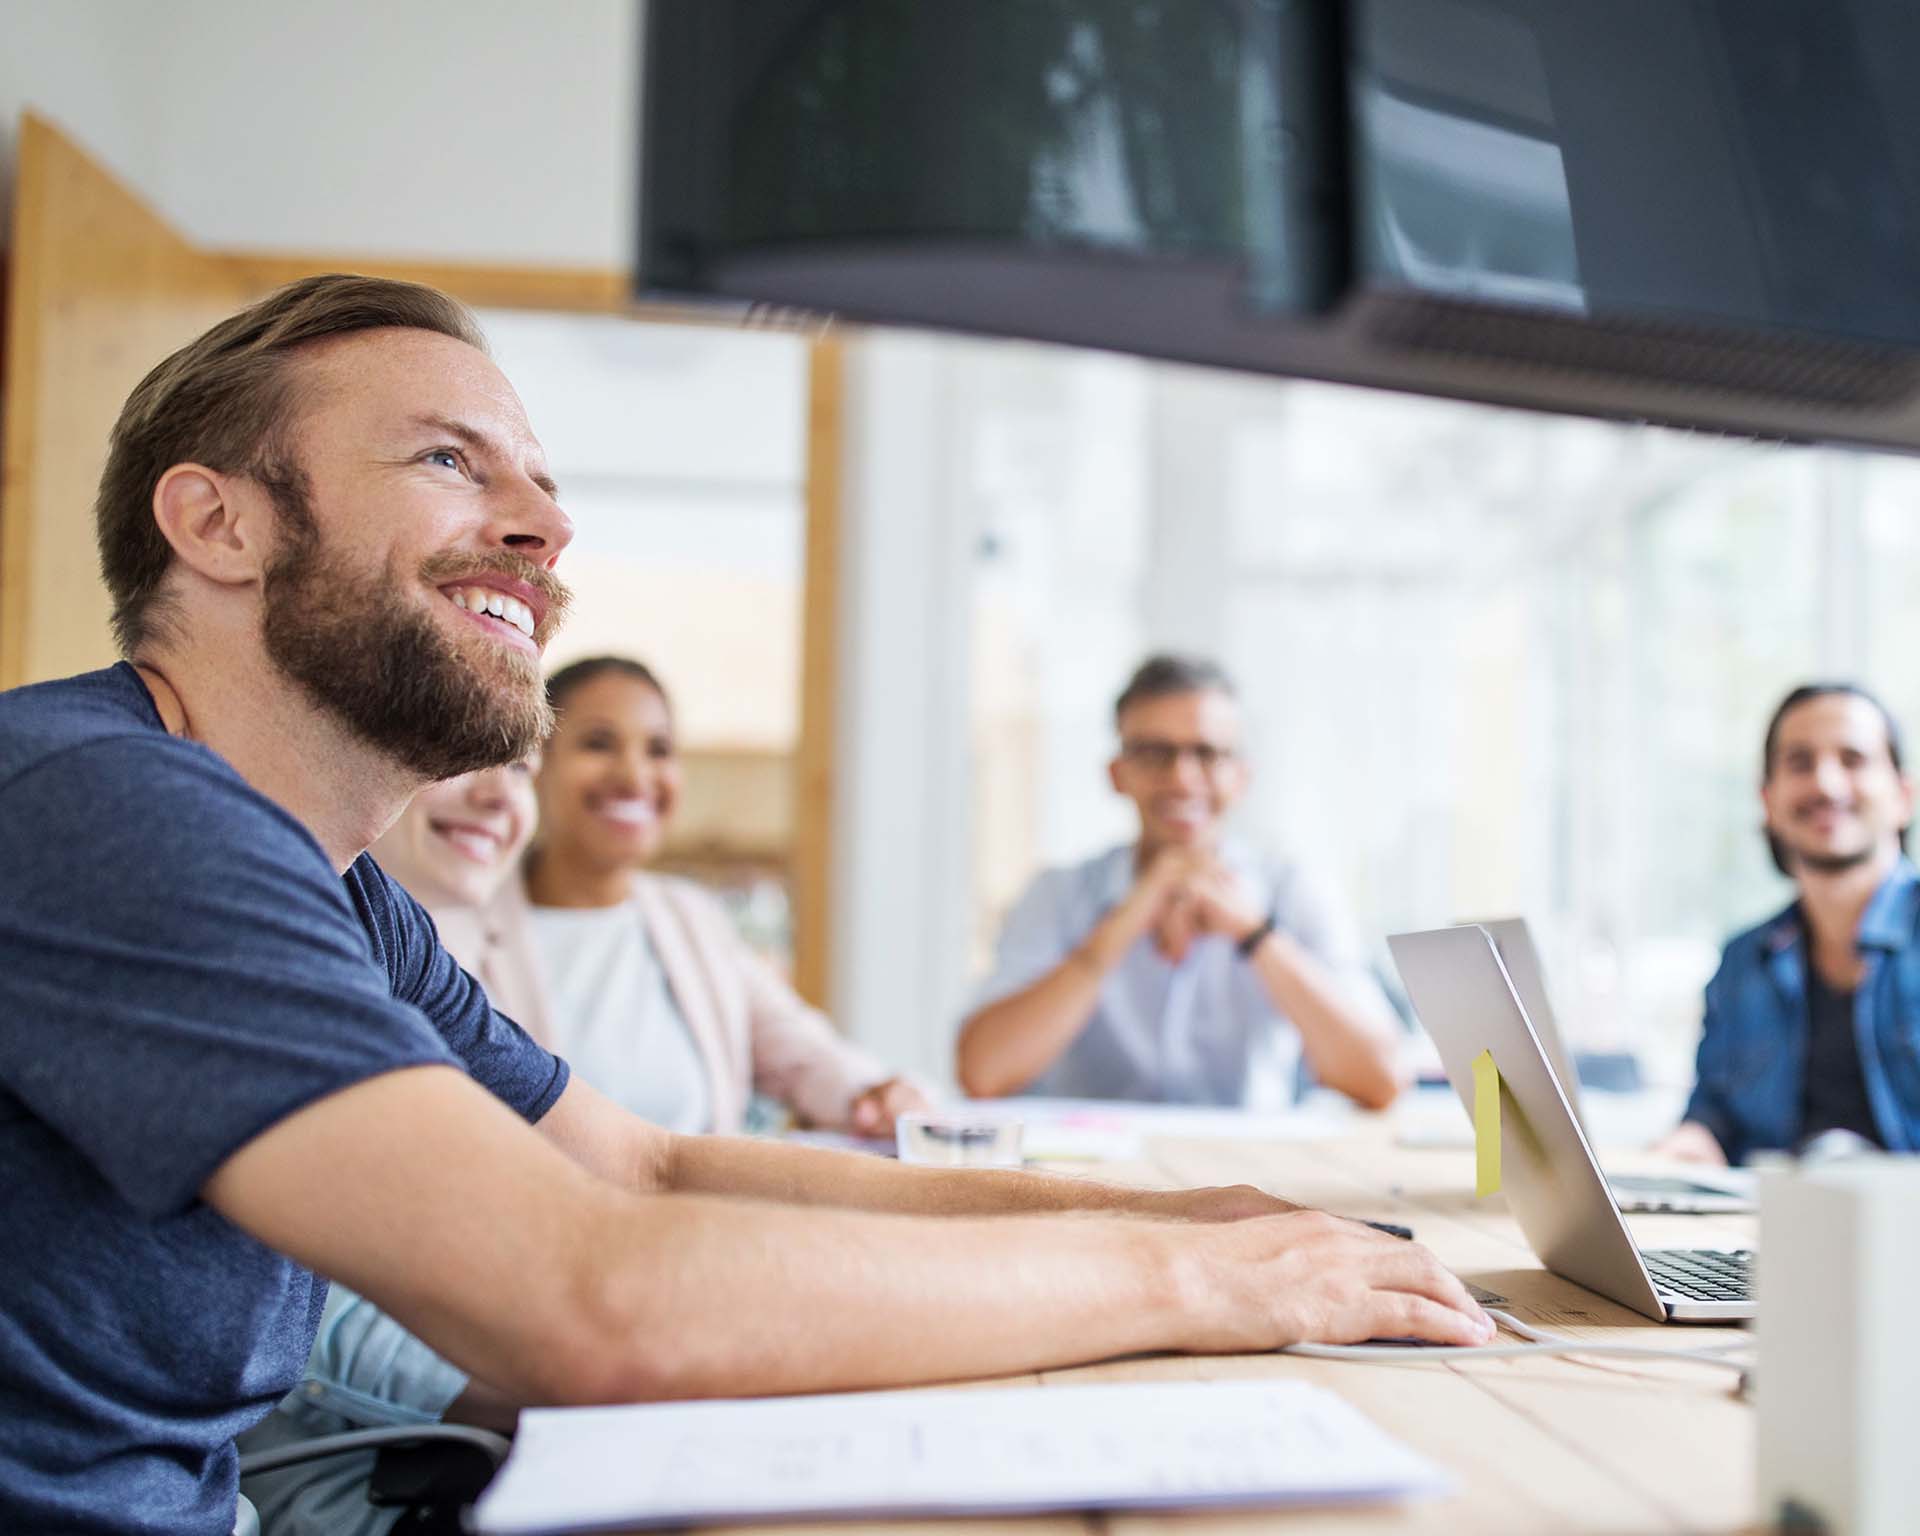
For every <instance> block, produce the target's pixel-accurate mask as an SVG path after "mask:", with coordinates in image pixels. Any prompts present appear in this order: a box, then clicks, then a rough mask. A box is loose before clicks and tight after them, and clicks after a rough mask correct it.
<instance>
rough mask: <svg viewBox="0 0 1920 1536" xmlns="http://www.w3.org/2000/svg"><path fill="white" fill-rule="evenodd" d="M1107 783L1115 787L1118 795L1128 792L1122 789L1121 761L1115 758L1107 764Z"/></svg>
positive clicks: (1114, 789)
mask: <svg viewBox="0 0 1920 1536" xmlns="http://www.w3.org/2000/svg"><path fill="white" fill-rule="evenodd" d="M1107 782H1108V783H1109V784H1111V785H1112V786H1113V792H1114V793H1115V794H1116V795H1124V794H1125V793H1126V790H1124V789H1122V788H1121V787H1120V759H1119V758H1117V757H1116V758H1114V759H1112V760H1111V761H1110V762H1109V763H1108V764H1107Z"/></svg>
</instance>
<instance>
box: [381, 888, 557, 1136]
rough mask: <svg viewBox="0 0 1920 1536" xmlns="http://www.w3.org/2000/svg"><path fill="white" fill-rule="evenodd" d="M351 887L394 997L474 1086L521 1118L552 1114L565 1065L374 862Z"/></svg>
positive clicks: (413, 901) (420, 907)
mask: <svg viewBox="0 0 1920 1536" xmlns="http://www.w3.org/2000/svg"><path fill="white" fill-rule="evenodd" d="M346 886H347V894H348V897H349V899H350V900H351V901H352V902H353V904H354V907H355V909H356V911H358V912H359V913H360V915H361V920H362V922H363V923H364V924H365V926H366V929H367V931H368V933H369V934H371V935H372V936H373V940H374V944H375V947H376V950H377V951H378V954H377V958H378V959H380V960H381V961H382V962H383V963H384V965H385V966H386V970H387V975H388V977H389V978H390V980H391V982H392V985H393V992H394V996H396V997H398V998H400V999H402V1000H403V1001H405V1002H409V1003H412V1004H413V1005H414V1006H415V1007H417V1008H419V1009H420V1011H421V1012H422V1013H424V1014H425V1015H426V1016H427V1021H428V1022H429V1023H430V1024H432V1025H433V1027H434V1030H435V1032H436V1033H437V1034H438V1035H439V1036H440V1038H441V1039H442V1040H444V1041H445V1042H446V1043H447V1046H448V1048H449V1049H450V1050H452V1051H453V1053H454V1054H455V1055H456V1056H458V1057H459V1058H460V1060H461V1061H462V1062H463V1063H464V1064H465V1066H466V1069H467V1071H468V1072H470V1073H472V1074H473V1077H474V1080H475V1081H476V1082H478V1083H479V1084H480V1086H481V1087H483V1088H485V1089H487V1090H488V1091H489V1092H491V1093H492V1094H493V1095H494V1097H496V1098H498V1099H500V1100H502V1101H503V1102H504V1103H505V1104H506V1105H507V1106H508V1107H509V1108H511V1109H512V1110H514V1111H515V1112H516V1113H517V1114H519V1115H520V1116H521V1117H522V1118H524V1119H526V1120H529V1121H535V1120H538V1119H539V1118H540V1117H541V1116H542V1115H544V1114H545V1113H546V1112H547V1111H548V1110H549V1109H551V1108H552V1107H553V1105H554V1103H555V1101H556V1100H558V1099H559V1097H560V1094H561V1091H562V1090H563V1089H564V1088H565V1087H566V1086H567V1064H566V1063H565V1062H564V1061H562V1060H560V1059H559V1057H557V1056H555V1055H553V1054H552V1052H550V1051H548V1050H547V1049H546V1048H545V1047H544V1046H542V1045H540V1044H539V1043H538V1042H537V1041H535V1040H534V1039H533V1037H532V1036H531V1035H529V1034H528V1033H527V1032H526V1031H525V1030H523V1029H522V1028H521V1027H520V1026H519V1025H518V1024H516V1023H515V1022H514V1021H513V1020H512V1019H509V1018H508V1017H507V1016H506V1015H505V1014H503V1013H499V1012H497V1011H496V1010H495V1009H494V1007H493V1004H492V1003H491V1002H489V1001H488V999H487V994H486V991H485V989H484V988H483V987H482V986H481V985H480V983H479V982H477V981H475V980H474V979H473V977H472V976H470V975H469V974H468V973H467V972H465V971H463V970H462V969H461V968H460V965H459V963H458V962H457V961H456V960H455V959H454V958H453V956H452V955H450V954H449V953H448V952H447V948H446V946H445V945H444V944H442V943H441V942H440V935H439V931H438V930H437V929H436V928H435V927H434V923H433V918H432V917H431V916H430V915H429V914H428V912H427V910H426V909H425V908H424V907H422V906H421V905H420V903H419V902H417V901H415V900H414V899H413V897H412V896H411V895H409V894H408V892H407V891H406V889H405V888H404V887H402V886H401V885H400V884H399V882H398V881H396V880H394V879H393V877H392V876H391V875H389V874H387V873H386V872H385V871H384V870H382V869H381V868H380V866H379V865H377V864H376V863H374V861H373V859H372V858H371V856H368V855H362V856H361V857H360V859H359V860H358V861H357V862H356V863H355V864H354V866H353V868H352V869H350V870H349V871H348V872H347V878H346Z"/></svg>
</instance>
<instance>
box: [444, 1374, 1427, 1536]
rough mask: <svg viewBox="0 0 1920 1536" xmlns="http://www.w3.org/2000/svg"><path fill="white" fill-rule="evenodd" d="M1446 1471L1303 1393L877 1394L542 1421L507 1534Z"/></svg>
mask: <svg viewBox="0 0 1920 1536" xmlns="http://www.w3.org/2000/svg"><path fill="white" fill-rule="evenodd" d="M1446 1486H1447V1481H1446V1478H1445V1477H1444V1475H1443V1474H1442V1473H1441V1472H1440V1471H1439V1470H1438V1469H1437V1468H1435V1467H1434V1466H1433V1465H1432V1464H1431V1463H1429V1462H1427V1461H1424V1460H1422V1459H1421V1458H1420V1457H1418V1456H1416V1455H1414V1453H1413V1452H1411V1451H1409V1450H1407V1449H1406V1448H1405V1447H1404V1446H1402V1445H1400V1444H1399V1443H1398V1442H1397V1441H1395V1440H1392V1439H1390V1438H1389V1437H1388V1436H1386V1435H1385V1434H1383V1433H1382V1432H1381V1431H1380V1430H1379V1429H1377V1428H1376V1427H1375V1426H1374V1425H1373V1424H1372V1423H1371V1422H1370V1421H1369V1420H1367V1419H1366V1418H1364V1417H1362V1416H1361V1414H1359V1413H1358V1412H1357V1411H1356V1410H1354V1409H1353V1408H1351V1407H1349V1406H1348V1405H1347V1404H1346V1403H1345V1402H1344V1401H1342V1400H1341V1399H1340V1398H1338V1397H1336V1396H1334V1395H1333V1394H1332V1393H1330V1392H1327V1391H1325V1390H1324V1389H1322V1388H1319V1387H1314V1386H1310V1385H1308V1384H1307V1383H1305V1382H1299V1381H1284V1380H1283V1381H1242V1382H1176V1383H1130V1384H1126V1385H1119V1386H1089V1387H1014V1388H987V1389H982V1390H977V1391H968V1392H941V1391H915V1392H861V1393H845V1394H838V1395H834V1396H825V1397H789V1398H757V1399H750V1400H745V1401H737V1402H709V1403H672V1404H645V1405H641V1406H636V1407H627V1408H554V1409H538V1410H534V1411H532V1412H529V1413H526V1414H523V1415H522V1416H521V1419H520V1431H519V1434H518V1436H517V1438H516V1439H515V1441H514V1447H513V1454H512V1456H510V1457H509V1458H508V1460H507V1464H506V1466H505V1467H504V1468H503V1469H502V1470H501V1473H500V1475H499V1477H498V1478H496V1479H495V1480H494V1483H493V1485H492V1487H490V1488H489V1489H488V1490H487V1492H486V1494H485V1495H484V1496H483V1497H482V1498H481V1500H480V1504H479V1507H478V1508H477V1509H476V1511H475V1512H474V1516H473V1520H474V1528H475V1529H476V1530H477V1531H480V1532H483V1533H487V1536H532V1533H549V1532H564V1531H586V1530H594V1529H604V1528H607V1527H640V1526H659V1525H669V1526H670V1525H700V1524H709V1523H718V1522H726V1521H747V1520H771V1519H780V1518H791V1517H822V1516H830V1515H832V1516H849V1517H868V1516H893V1517H905V1516H933V1515H978V1514H1019V1513H1031V1512H1038V1511H1046V1510H1060V1509H1144V1508H1166V1507H1196V1506H1203V1505H1255V1504H1294V1503H1311V1502H1330V1501H1346V1500H1355V1499H1378V1498H1391V1497H1399V1496H1404V1495H1409V1494H1416V1493H1432V1492H1439V1491H1443V1490H1444V1489H1445V1488H1446Z"/></svg>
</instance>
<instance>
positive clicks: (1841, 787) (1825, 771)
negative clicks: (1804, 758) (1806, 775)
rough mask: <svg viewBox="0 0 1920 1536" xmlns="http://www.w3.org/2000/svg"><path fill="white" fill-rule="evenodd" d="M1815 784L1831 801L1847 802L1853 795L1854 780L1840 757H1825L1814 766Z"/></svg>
mask: <svg viewBox="0 0 1920 1536" xmlns="http://www.w3.org/2000/svg"><path fill="white" fill-rule="evenodd" d="M1813 782H1814V784H1815V785H1816V786H1817V787H1818V788H1819V790H1820V793H1821V794H1823V795H1825V796H1826V797H1827V798H1828V799H1829V800H1845V799H1848V798H1849V797H1850V796H1851V795H1852V793H1853V778H1852V775H1850V774H1849V773H1848V772H1847V769H1846V765H1845V764H1844V763H1842V762H1841V761H1840V759H1839V758H1838V757H1823V758H1821V759H1820V760H1819V761H1818V762H1816V763H1815V764H1814V765H1813Z"/></svg>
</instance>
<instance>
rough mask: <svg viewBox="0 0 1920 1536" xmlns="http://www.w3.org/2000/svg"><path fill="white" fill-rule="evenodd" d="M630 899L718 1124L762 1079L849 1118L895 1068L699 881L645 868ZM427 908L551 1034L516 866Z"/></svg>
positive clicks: (482, 971) (811, 1107)
mask: <svg viewBox="0 0 1920 1536" xmlns="http://www.w3.org/2000/svg"><path fill="white" fill-rule="evenodd" d="M628 905H629V906H630V907H631V908H632V909H633V916H634V921H635V922H638V923H642V924H644V925H645V927H646V930H647V937H648V938H649V939H651V940H652V941H653V948H654V953H655V954H656V955H658V956H659V958H660V968H661V969H662V970H663V971H664V972H665V973H666V978H667V985H668V986H669V987H671V988H672V990H673V997H674V1001H675V1002H677V1003H678V1004H679V1005H680V1011H681V1013H682V1014H683V1015H684V1016H685V1018H686V1021H687V1029H688V1031H689V1032H690V1033H691V1034H692V1036H693V1041H694V1044H695V1046H696V1047H697V1048H698V1049H699V1052H700V1058H701V1060H702V1061H704V1062H705V1063H706V1068H707V1088H708V1093H709V1095H710V1097H711V1100H712V1105H713V1127H712V1128H713V1130H714V1131H716V1132H718V1133H719V1134H722V1135H727V1134H731V1133H734V1132H737V1131H738V1130H739V1129H740V1126H741V1122H742V1119H743V1118H744V1116H745V1114H746V1108H747V1097H748V1094H749V1093H750V1092H752V1091H753V1090H756V1089H757V1090H758V1091H759V1092H761V1093H764V1094H767V1095H768V1096H769V1097H771V1098H775V1099H778V1100H780V1102H782V1103H783V1104H787V1105H789V1106H790V1107H792V1108H793V1109H794V1110H795V1111H796V1112H797V1113H799V1114H800V1115H801V1116H802V1117H803V1118H805V1119H806V1120H809V1121H811V1122H812V1123H814V1124H815V1125H821V1126H831V1127H835V1128H843V1127H845V1125H846V1123H847V1109H848V1106H849V1105H850V1104H851V1102H852V1100H853V1097H854V1095H855V1094H857V1093H858V1092H860V1090H861V1089H863V1088H866V1087H869V1086H871V1085H872V1084H874V1083H877V1082H879V1081H881V1080H882V1079H883V1078H885V1077H888V1076H889V1075H891V1074H889V1073H888V1071H887V1069H886V1068H885V1067H883V1066H882V1065H881V1064H880V1063H879V1062H878V1061H876V1060H874V1059H873V1058H872V1057H871V1056H868V1055H867V1054H866V1053H865V1052H863V1051H860V1050H856V1049H855V1048H854V1047H853V1046H852V1045H851V1044H849V1043H848V1042H847V1041H846V1040H845V1039H844V1038H842V1037H841V1036H840V1034H839V1033H838V1032H836V1031H835V1029H834V1028H833V1026H832V1025H831V1024H829V1023H828V1022H827V1018H826V1015H825V1014H823V1013H821V1012H820V1011H819V1010H818V1009H817V1008H812V1007H809V1006H808V1005H807V1004H806V1003H805V1002H804V1001H802V1000H801V998H800V996H799V995H798V994H797V993H796V992H795V991H794V990H793V988H791V987H790V986H788V985H787V984H786V982H785V981H783V980H782V979H781V978H780V976H779V975H778V974H777V973H776V972H775V971H774V969H773V968H772V967H771V966H769V965H768V964H767V963H766V962H765V961H764V960H762V959H761V958H760V957H759V956H758V955H756V954H755V953H754V952H753V951H752V950H751V949H749V948H748V947H747V944H746V942H745V940H743V939H742V938H741V937H740V935H739V933H738V931H737V930H736V929H735V928H734V926H733V922H732V920H731V919H730V918H728V916H727V914H726V912H725V911H724V910H723V909H722V908H721V906H720V904H719V903H718V902H717V901H715V900H714V899H713V897H711V896H709V895H708V894H707V893H706V892H705V891H703V890H701V889H700V888H699V887H698V886H697V885H695V884H693V883H692V882H691V881H688V880H680V879H676V878H674V877H672V876H668V875H648V874H643V875H640V876H639V877H638V880H637V882H636V884H635V889H634V893H633V896H632V897H631V898H630V899H629V902H628ZM428 910H429V911H430V912H431V914H432V916H433V920H434V922H435V924H436V925H437V926H438V927H439V929H440V938H441V941H442V942H443V943H444V944H445V945H446V946H447V949H448V951H449V952H450V953H451V954H452V955H453V957H454V959H456V960H458V961H459V962H460V963H461V965H463V966H465V967H466V968H467V970H469V971H471V972H472V973H473V974H474V975H475V976H477V977H479V979H480V983H481V985H482V986H484V987H485V988H486V989H487V996H488V997H490V998H491V999H492V1000H493V1005H494V1007H496V1008H498V1009H499V1010H500V1011H501V1012H502V1013H504V1014H506V1015H507V1016H508V1017H509V1018H511V1019H513V1020H514V1021H515V1022H516V1023H518V1024H519V1025H520V1026H521V1027H522V1028H523V1029H525V1030H526V1031H527V1033H528V1034H530V1035H532V1036H533V1037H534V1039H536V1040H539V1041H540V1042H542V1043H543V1044H550V1043H551V1042H552V1041H553V1039H554V1031H553V1015H552V993H551V991H550V990H549V988H548V986H547V984H546V981H545V978H544V977H543V976H542V975H541V970H540V956H539V952H538V950H537V949H536V948H535V945H534V940H533V931H532V925H531V921H530V911H531V909H530V906H529V903H528V901H527V892H526V884H525V882H524V880H523V879H522V878H521V877H520V876H519V875H517V874H516V875H515V876H514V877H513V878H512V879H510V880H508V881H507V882H506V883H505V885H503V886H502V887H501V889H500V893H499V894H498V895H497V896H496V897H494V899H493V901H492V902H491V903H489V904H488V905H487V906H485V907H478V908H475V907H462V908H429V909H428ZM588 1080H589V1081H591V1080H592V1079H591V1078H590V1077H589V1079H588Z"/></svg>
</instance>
